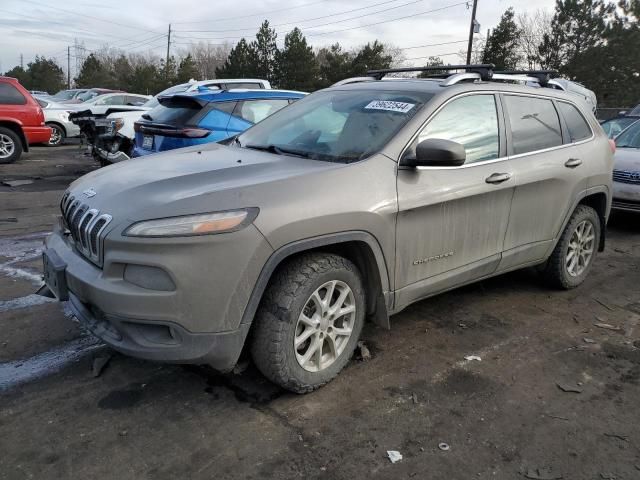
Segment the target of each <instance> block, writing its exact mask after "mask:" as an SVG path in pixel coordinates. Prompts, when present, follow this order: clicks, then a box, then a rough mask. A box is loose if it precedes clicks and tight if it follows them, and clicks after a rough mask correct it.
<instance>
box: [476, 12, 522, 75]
mask: <svg viewBox="0 0 640 480" xmlns="http://www.w3.org/2000/svg"><path fill="white" fill-rule="evenodd" d="M519 35H520V29H519V28H518V25H517V24H516V22H515V12H514V11H513V8H511V7H510V8H508V9H507V10H506V11H505V12H504V13H503V14H502V17H501V18H500V23H498V26H496V28H494V29H493V32H491V34H490V35H489V37H488V38H487V42H486V43H485V46H484V52H483V54H482V62H483V63H493V64H494V65H495V66H496V67H497V68H498V69H504V70H513V69H515V68H517V67H518V63H519V62H520V59H521V58H520V53H519V49H518V41H519Z"/></svg>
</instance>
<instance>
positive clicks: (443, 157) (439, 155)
mask: <svg viewBox="0 0 640 480" xmlns="http://www.w3.org/2000/svg"><path fill="white" fill-rule="evenodd" d="M466 158H467V152H466V151H465V149H464V146H462V145H461V144H459V143H458V142H453V141H451V140H444V139H441V138H428V139H426V140H423V141H422V142H420V143H419V144H418V145H417V146H416V150H415V154H413V153H410V154H409V155H408V156H406V157H405V158H403V159H402V161H401V162H400V163H401V165H404V166H407V167H459V166H460V165H463V164H464V162H465V160H466Z"/></svg>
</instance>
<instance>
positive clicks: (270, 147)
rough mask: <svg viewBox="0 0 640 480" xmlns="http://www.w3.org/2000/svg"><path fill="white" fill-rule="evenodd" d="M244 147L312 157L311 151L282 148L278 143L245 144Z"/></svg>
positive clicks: (279, 153) (278, 153)
mask: <svg viewBox="0 0 640 480" xmlns="http://www.w3.org/2000/svg"><path fill="white" fill-rule="evenodd" d="M243 148H250V149H251V150H260V151H263V152H269V153H275V154H276V155H293V156H295V157H302V158H311V153H309V152H301V151H299V150H290V149H288V148H282V147H279V146H277V145H245V146H244V147H243Z"/></svg>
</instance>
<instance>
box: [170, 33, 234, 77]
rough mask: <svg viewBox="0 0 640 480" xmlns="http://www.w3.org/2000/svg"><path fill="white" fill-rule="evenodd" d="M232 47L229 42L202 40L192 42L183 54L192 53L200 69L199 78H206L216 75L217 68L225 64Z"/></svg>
mask: <svg viewBox="0 0 640 480" xmlns="http://www.w3.org/2000/svg"><path fill="white" fill-rule="evenodd" d="M231 48H232V45H231V44H230V43H228V42H225V43H222V44H219V43H209V42H202V41H201V42H198V43H192V44H191V45H190V46H189V47H188V48H187V49H186V50H184V51H183V52H182V54H181V55H182V56H183V57H186V56H187V55H191V58H193V61H194V62H195V64H196V68H197V69H198V73H199V76H200V78H199V80H205V79H211V78H215V77H216V68H220V67H222V65H224V62H225V60H226V59H227V57H228V56H229V52H231Z"/></svg>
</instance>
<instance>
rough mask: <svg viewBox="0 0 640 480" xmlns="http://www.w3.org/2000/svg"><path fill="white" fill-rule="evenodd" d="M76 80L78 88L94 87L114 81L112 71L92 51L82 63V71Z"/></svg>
mask: <svg viewBox="0 0 640 480" xmlns="http://www.w3.org/2000/svg"><path fill="white" fill-rule="evenodd" d="M75 80H76V86H77V87H78V88H92V87H103V86H104V85H109V84H110V83H111V82H112V81H113V78H112V76H111V72H109V70H107V69H106V68H105V66H104V65H103V64H102V62H101V61H100V60H98V58H97V57H96V56H95V55H94V54H93V53H92V54H90V55H89V56H88V57H87V58H86V60H85V61H84V63H83V64H82V67H81V68H80V73H79V74H78V76H77V77H76V79H75Z"/></svg>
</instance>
